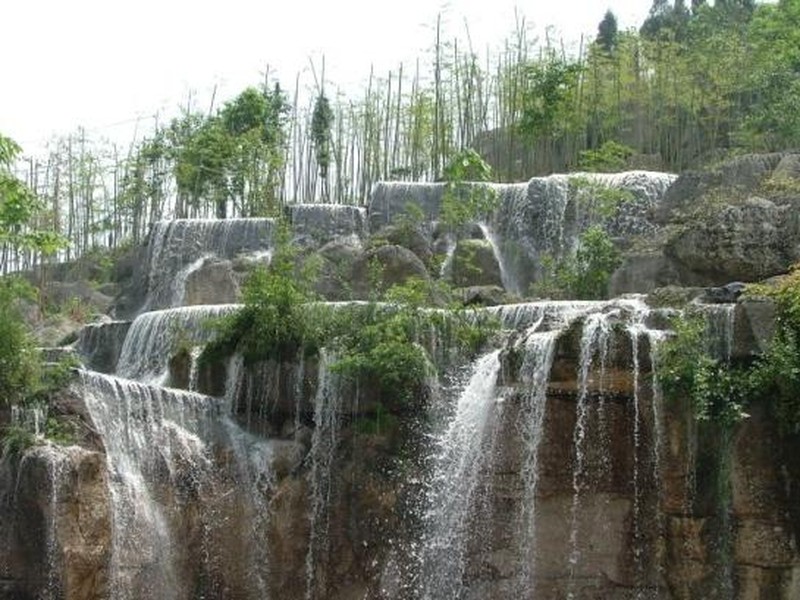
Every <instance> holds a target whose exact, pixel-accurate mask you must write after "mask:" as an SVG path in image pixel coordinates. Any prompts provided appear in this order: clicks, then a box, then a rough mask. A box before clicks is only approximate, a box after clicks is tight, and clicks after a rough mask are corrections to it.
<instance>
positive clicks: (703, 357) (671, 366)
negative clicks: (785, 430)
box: [658, 317, 748, 426]
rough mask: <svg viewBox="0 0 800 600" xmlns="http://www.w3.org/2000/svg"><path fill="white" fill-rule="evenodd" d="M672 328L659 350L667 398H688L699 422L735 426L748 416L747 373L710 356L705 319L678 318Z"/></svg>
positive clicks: (660, 369) (663, 384) (660, 373)
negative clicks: (709, 421) (746, 403)
mask: <svg viewBox="0 0 800 600" xmlns="http://www.w3.org/2000/svg"><path fill="white" fill-rule="evenodd" d="M673 331H674V335H673V336H672V337H670V338H669V339H668V340H667V341H666V342H664V343H663V344H662V345H661V346H660V347H659V350H658V359H659V369H658V374H659V382H660V384H661V388H662V389H663V391H664V394H665V395H666V397H667V398H669V399H672V400H678V399H686V400H688V401H689V402H690V403H691V406H692V410H693V414H694V417H695V419H697V420H698V421H708V420H711V421H713V422H715V423H720V424H722V425H725V426H732V425H734V424H735V423H737V422H738V421H740V420H741V419H742V418H744V417H746V416H747V415H746V413H745V412H744V407H745V399H746V398H747V389H748V388H747V385H746V383H747V378H746V373H745V372H743V371H741V370H739V369H735V368H732V367H730V365H728V364H725V363H723V362H721V361H718V360H715V359H714V358H712V357H711V356H710V355H709V353H708V351H707V347H708V344H707V340H706V324H705V321H704V320H703V319H702V318H699V317H694V318H692V317H690V318H678V319H675V320H673Z"/></svg>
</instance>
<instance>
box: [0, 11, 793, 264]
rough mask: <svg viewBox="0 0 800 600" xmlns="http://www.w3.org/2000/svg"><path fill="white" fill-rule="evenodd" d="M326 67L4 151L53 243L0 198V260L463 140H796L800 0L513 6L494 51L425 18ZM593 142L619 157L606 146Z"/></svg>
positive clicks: (69, 253)
mask: <svg viewBox="0 0 800 600" xmlns="http://www.w3.org/2000/svg"><path fill="white" fill-rule="evenodd" d="M324 71H325V69H324V65H323V68H322V72H321V74H320V76H319V77H318V76H317V73H316V71H314V78H313V79H314V82H313V84H311V85H307V84H306V82H304V81H303V78H302V77H301V76H298V77H297V78H296V79H295V81H294V82H292V83H291V84H290V85H289V86H288V87H286V82H278V81H277V80H275V79H274V77H270V75H269V74H267V76H266V77H265V78H264V81H263V82H262V83H261V84H260V85H259V86H256V87H252V88H248V89H246V90H244V91H242V92H241V93H240V94H239V95H238V96H237V97H235V98H232V99H230V100H228V101H225V102H222V103H221V105H220V106H218V107H212V108H211V109H210V110H205V111H200V110H197V109H196V108H194V107H192V106H191V105H189V106H187V107H185V108H184V109H183V110H182V111H181V113H180V115H179V116H178V117H176V118H174V119H172V120H170V121H169V122H166V123H160V124H157V125H156V126H155V127H154V129H153V130H152V131H150V132H149V133H148V134H147V136H146V137H144V138H141V137H139V138H138V139H136V140H135V141H134V142H132V143H130V144H129V146H128V147H124V148H123V147H120V146H119V145H115V144H111V143H110V142H104V141H103V140H101V139H93V138H92V137H91V136H90V135H89V134H87V132H86V131H85V130H81V129H79V130H78V131H77V132H76V133H75V134H72V135H68V136H63V137H60V138H58V139H55V140H53V141H52V143H51V144H50V146H49V149H48V152H47V155H46V156H40V157H35V158H33V157H30V158H25V159H24V160H20V159H18V160H16V162H15V163H14V166H13V173H14V175H15V176H16V177H17V178H19V179H21V180H23V181H24V182H25V183H26V184H27V186H28V188H30V189H31V190H32V191H33V192H34V195H35V196H36V197H37V198H38V200H37V204H36V211H35V214H33V215H31V218H30V219H29V220H28V221H27V222H26V223H25V224H24V227H25V228H30V229H32V230H36V231H43V232H50V233H53V234H58V235H59V236H61V237H62V238H63V240H64V244H63V247H62V249H61V250H60V251H55V250H54V249H53V246H52V244H51V245H50V246H48V247H47V248H46V249H43V248H41V247H37V246H36V244H22V245H20V244H16V245H15V244H14V241H13V240H12V239H11V238H10V237H9V235H8V231H9V228H10V227H11V225H9V223H8V222H4V221H3V220H4V217H3V213H2V212H0V243H2V244H3V254H2V256H3V264H2V265H0V266H1V267H2V269H1V271H2V272H8V271H9V270H12V269H16V268H28V267H31V266H34V265H35V264H36V263H37V262H40V261H42V260H45V259H46V258H47V257H50V258H49V260H56V259H57V260H65V259H67V260H69V259H74V258H76V257H77V256H80V255H82V254H84V253H87V252H90V251H92V250H93V249H95V248H111V249H113V248H116V247H118V246H120V245H123V244H130V243H138V242H140V241H142V240H143V239H144V237H145V236H146V235H147V232H148V230H149V227H150V224H151V223H152V222H154V221H156V220H158V219H162V218H171V217H214V216H215V217H221V218H225V217H232V216H263V215H273V214H276V213H278V212H279V211H280V209H281V207H282V206H283V205H284V204H286V203H291V202H318V201H329V202H335V203H350V204H361V203H363V202H365V201H366V199H367V197H368V195H369V191H370V189H371V187H372V185H373V184H374V183H375V182H376V181H379V180H390V179H403V180H435V179H437V178H439V177H440V176H441V174H442V171H443V169H444V167H445V165H446V163H447V161H448V158H449V157H451V156H452V155H454V154H455V153H456V152H457V151H459V150H461V149H463V148H466V147H472V148H474V149H476V150H477V151H478V152H479V153H480V154H481V155H482V156H483V157H484V158H485V159H486V160H487V161H488V162H489V163H490V164H491V165H492V166H493V168H494V176H495V177H496V178H497V179H498V180H501V181H518V180H524V179H527V178H529V177H531V176H534V175H542V174H547V173H552V172H559V171H570V170H576V169H602V168H606V169H608V168H623V167H647V168H655V169H666V170H672V171H677V170H681V169H685V168H688V167H695V166H700V165H704V164H708V163H709V162H713V161H714V160H718V159H720V158H722V157H724V156H726V155H730V154H732V153H737V152H750V151H770V150H777V149H782V148H788V147H798V146H800V0H780V1H779V2H778V3H777V4H764V5H755V6H754V5H752V4H751V2H749V1H748V0H739V1H736V0H726V1H722V0H717V2H716V3H715V5H714V6H713V7H712V6H707V5H706V4H705V3H704V2H702V1H700V2H698V1H697V0H695V1H694V2H693V3H692V7H691V8H687V7H686V6H685V5H684V3H683V1H682V0H676V2H675V4H671V3H670V2H668V0H655V1H654V4H653V6H652V9H651V12H650V16H649V17H648V19H647V21H646V22H645V23H644V24H643V26H642V27H641V29H640V30H639V31H634V30H631V31H617V27H616V20H615V18H614V16H613V15H612V14H610V13H609V14H607V15H606V17H605V18H604V19H603V21H602V22H601V23H600V26H599V28H598V34H597V37H596V38H594V39H585V40H582V41H581V43H580V44H579V46H578V48H577V49H576V50H574V51H570V50H568V49H566V48H565V46H564V44H563V43H562V42H561V41H559V40H555V39H552V37H551V36H548V35H545V36H544V38H543V39H536V38H534V37H533V36H532V35H531V34H530V30H529V28H528V26H527V24H526V23H525V21H524V20H521V19H520V20H519V21H518V22H517V23H516V25H515V28H514V30H513V32H512V33H511V35H510V36H509V37H508V39H507V40H506V41H505V43H504V44H503V45H502V47H501V48H500V49H499V50H497V51H494V52H491V53H490V52H487V53H484V54H481V55H479V54H478V53H477V52H476V51H475V50H474V49H473V48H472V46H471V43H470V41H469V32H468V31H467V32H466V35H463V34H462V35H461V36H460V37H459V38H457V39H455V38H451V37H450V36H449V35H448V33H447V32H446V31H445V27H444V25H443V23H442V21H441V20H440V21H439V22H437V23H436V27H435V29H434V39H433V44H432V48H431V49H430V51H429V52H426V53H425V55H424V57H421V58H419V59H418V60H417V61H416V62H415V63H414V64H411V65H409V64H401V65H399V66H398V67H397V69H395V70H393V71H390V72H389V73H385V74H379V73H375V72H371V73H369V75H368V77H367V78H366V81H365V85H364V87H363V90H362V92H361V93H359V94H358V95H356V96H353V95H346V94H344V93H342V92H341V91H339V90H337V88H336V87H335V85H334V82H330V81H326V80H325V73H324ZM609 149H611V150H619V149H622V150H621V153H620V154H619V155H616V154H615V155H614V157H612V158H615V159H616V158H619V156H621V157H622V158H623V159H624V160H622V161H619V160H610V161H609V160H606V159H608V156H606V154H607V152H606V151H607V150H609ZM604 153H605V154H604ZM612 154H613V152H612ZM7 172H10V169H7ZM4 202H5V200H4ZM15 226H19V224H17V225H15Z"/></svg>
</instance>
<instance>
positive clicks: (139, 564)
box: [0, 158, 800, 600]
mask: <svg viewBox="0 0 800 600" xmlns="http://www.w3.org/2000/svg"><path fill="white" fill-rule="evenodd" d="M765 160H766V163H768V164H767V166H769V168H770V169H772V171H770V172H774V171H775V170H776V169H777V164H778V163H776V165H775V166H771V165H772V163H773V162H775V161H774V160H773V159H772V158H768V159H765ZM780 160H782V159H780ZM778 162H780V161H778ZM787 168H788V167H787ZM754 176H755V175H754ZM601 179H603V178H601ZM606 179H607V180H608V181H606ZM671 179H672V178H671V177H666V176H661V175H656V176H651V175H647V174H643V173H634V174H629V175H619V176H613V177H609V178H605V179H603V181H604V182H605V184H608V185H612V186H617V187H616V188H615V189H617V188H618V189H624V190H626V191H628V192H630V193H631V194H632V195H633V196H632V199H630V200H629V201H628V202H630V204H629V205H627V206H626V207H625V210H624V211H622V212H620V213H619V214H617V215H616V217H615V218H616V219H617V221H618V222H616V221H615V223H616V225H615V224H614V223H607V225H608V226H609V227H618V229H617V230H615V231H617V233H619V234H620V237H625V235H626V234H627V235H628V237H630V240H629V241H630V243H633V242H632V240H633V239H634V238H635V236H636V235H645V236H651V237H653V239H655V238H657V237H658V235H659V232H661V233H663V232H664V231H666V230H665V229H661V228H662V225H661V224H660V223H659V222H658V221H657V219H655V218H653V217H652V216H651V215H652V214H653V211H655V210H656V208H658V206H659V203H660V202H661V197H662V194H663V193H664V191H665V190H666V189H667V187H668V185H669V183H670V181H671ZM679 181H680V180H679ZM605 184H604V185H605ZM581 185H583V184H581ZM579 187H580V186H579ZM440 188H441V186H440V185H438V184H437V185H431V186H426V185H419V186H413V185H408V184H402V185H401V184H390V185H385V186H384V185H382V186H378V188H377V189H376V192H375V195H374V197H373V203H372V206H371V207H370V210H369V211H368V213H367V214H364V212H363V211H361V210H358V209H350V208H346V207H332V208H326V207H323V206H314V207H297V208H296V209H292V210H291V211H290V222H291V225H292V227H293V228H294V234H295V241H296V243H297V246H298V247H301V248H302V250H303V252H304V253H305V254H303V256H309V255H313V254H315V253H316V254H318V256H320V257H321V260H322V261H323V263H322V266H321V268H320V277H319V280H318V284H317V285H318V288H319V289H320V291H324V292H325V295H326V296H327V297H329V298H332V299H336V300H349V299H352V298H354V297H356V298H358V297H365V296H366V295H368V294H369V293H370V292H371V291H373V290H372V289H371V288H372V286H376V285H377V286H379V287H383V288H387V287H389V286H390V285H392V284H393V283H398V282H402V281H405V280H407V279H408V278H409V277H412V276H413V277H417V278H423V279H431V280H432V279H437V278H440V277H443V276H444V277H447V278H450V279H451V280H452V281H454V282H455V283H456V284H457V285H459V286H461V287H463V288H464V298H465V301H470V302H472V301H474V302H475V303H476V304H480V303H482V302H483V300H481V298H484V299H491V298H493V299H494V300H503V297H502V296H503V293H504V292H514V291H520V290H523V289H524V288H525V287H527V284H528V283H530V282H531V281H534V280H535V277H536V273H535V268H536V265H537V260H538V258H539V257H541V255H542V253H545V252H548V253H549V252H559V251H561V250H563V249H564V248H567V247H568V246H570V245H571V244H574V242H575V239H576V237H577V236H578V235H579V233H580V231H581V230H582V228H585V227H586V226H588V225H589V224H591V223H592V222H593V219H594V218H595V217H596V215H595V214H594V213H593V212H592V211H591V210H588V211H587V204H586V202H585V201H583V200H580V195H581V190H580V189H577V190H576V189H575V187H574V186H572V185H571V183H570V179H569V178H567V177H553V178H542V179H537V180H533V181H531V182H530V183H528V184H523V185H517V186H498V195H499V197H500V201H501V203H500V207H499V209H498V211H497V213H496V214H495V215H493V216H491V218H490V219H487V220H486V222H483V223H479V224H476V226H475V227H473V228H472V229H471V230H470V231H469V233H468V235H467V236H466V237H463V236H462V237H461V238H460V239H458V240H456V239H455V238H454V237H452V236H450V235H449V234H448V233H446V232H444V231H442V230H441V229H439V228H437V227H436V226H434V225H433V224H429V223H421V224H420V223H409V222H401V223H394V224H392V220H391V216H392V215H397V214H403V213H404V208H403V207H404V206H405V204H404V203H405V202H407V201H408V199H409V198H411V199H415V200H416V201H419V202H420V204H421V207H422V209H423V212H425V213H427V214H428V215H429V216H431V217H433V218H435V217H436V216H438V211H439V206H440V204H439V203H440V200H441V189H440ZM670 210H677V209H674V208H672V209H670ZM365 224H369V228H370V229H371V230H372V233H373V234H374V235H372V236H371V237H369V236H367V235H366V233H365V227H366V226H365ZM272 228H273V224H272V223H271V222H269V221H264V220H256V221H254V222H242V221H232V222H230V223H228V224H222V223H219V222H209V221H179V222H176V223H174V224H167V223H163V224H159V225H157V226H156V228H155V233H154V234H153V236H152V239H151V242H150V247H149V249H148V250H147V256H149V259H148V261H143V262H142V264H143V265H144V266H145V268H144V269H143V270H142V272H141V273H138V274H136V275H135V277H134V280H137V281H139V282H140V283H142V285H144V287H143V288H142V291H143V295H142V297H140V298H139V299H138V302H139V305H141V306H144V307H148V308H149V310H148V311H146V312H143V313H142V314H139V315H138V316H136V318H135V319H134V320H133V321H132V322H126V321H118V322H111V323H106V324H101V325H95V326H93V327H91V328H87V329H86V330H85V331H84V332H83V333H82V334H81V335H80V338H79V342H78V344H77V350H78V351H79V352H81V353H82V355H83V357H84V361H85V365H86V366H87V367H89V368H91V369H93V371H88V370H85V371H81V372H80V373H78V374H76V376H75V378H74V379H73V381H72V383H71V384H70V387H69V391H68V393H67V394H66V395H65V396H64V398H62V400H61V401H60V402H54V407H55V408H53V407H51V408H53V410H55V411H56V412H58V413H59V414H60V415H61V416H62V418H66V419H68V420H70V421H71V422H73V423H75V424H76V427H77V428H78V431H80V432H81V435H79V436H77V437H76V439H75V440H74V442H75V443H74V444H72V445H69V446H66V447H62V446H57V445H55V444H52V443H44V441H43V440H41V439H40V442H42V443H41V444H39V445H37V446H34V447H33V448H31V449H28V450H27V451H25V452H23V453H22V454H21V455H19V456H16V457H11V456H7V457H6V458H5V459H4V461H3V462H2V468H1V469H0V490H1V493H2V498H0V500H2V502H0V512H2V514H0V536H2V540H3V543H2V546H0V598H8V599H11V598H15V599H16V598H70V599H78V598H114V599H118V598H127V599H135V598H167V599H184V598H185V599H187V600H188V599H190V598H207V599H230V598H234V599H239V598H242V599H249V598H253V599H263V598H297V599H301V598H302V599H305V600H317V599H350V598H368V599H373V598H374V599H378V598H387V599H388V598H393V599H405V598H408V599H430V600H438V599H445V598H465V599H466V598H469V599H473V598H474V599H476V600H477V599H501V598H509V597H519V598H575V599H589V598H611V599H614V598H619V599H622V598H644V597H648V598H676V599H683V598H686V599H688V598H726V599H727V598H742V599H756V598H778V599H789V598H795V597H798V596H799V595H800V587H798V586H800V552H799V551H798V547H797V539H798V535H800V527H798V523H800V512H799V511H798V509H797V507H798V506H800V502H798V499H800V496H799V494H800V485H799V483H800V464H798V461H797V458H796V456H797V453H796V448H795V446H796V441H795V440H794V439H793V438H786V437H781V436H780V435H778V433H777V426H776V423H775V422H774V419H773V417H772V415H771V413H770V412H769V410H768V407H766V406H762V405H759V404H755V405H753V406H752V408H751V409H750V413H751V414H750V417H749V419H747V420H745V421H744V422H743V424H741V425H740V426H739V427H738V428H736V429H735V430H733V431H732V432H727V433H726V431H724V430H723V429H721V428H718V427H715V426H714V425H713V424H708V423H701V424H698V423H697V422H695V421H694V420H693V415H692V411H691V406H690V402H689V399H682V398H677V399H673V400H672V401H670V402H667V401H666V400H665V399H664V398H663V397H662V394H661V393H660V390H659V386H658V374H659V363H658V360H657V348H658V346H659V344H661V343H663V340H664V338H665V337H666V336H668V335H670V333H669V327H670V321H669V316H670V315H672V314H674V313H675V310H676V309H675V308H673V307H672V305H674V304H675V303H676V302H675V301H674V300H675V299H676V298H678V299H679V300H678V302H677V304H680V305H682V304H685V303H686V302H687V301H690V300H692V299H693V298H696V297H700V296H705V297H706V299H708V298H710V296H709V294H708V292H706V291H704V290H703V289H697V290H690V291H687V290H683V289H675V290H666V291H662V292H661V293H660V294H654V295H653V296H652V297H650V298H649V299H648V302H647V303H646V302H645V299H644V298H642V297H627V298H621V299H618V300H613V301H607V302H549V301H539V302H533V303H517V304H503V305H499V306H494V307H490V308H482V309H479V312H478V313H476V314H480V315H491V316H493V317H494V318H496V319H497V320H498V321H499V323H500V330H499V331H498V332H497V334H496V335H495V336H494V337H493V338H492V340H491V342H490V343H489V344H488V345H487V347H484V348H483V349H481V350H480V352H478V353H477V354H476V355H474V356H471V355H467V354H463V355H457V356H456V355H454V354H453V353H448V352H444V349H443V346H445V345H446V340H445V339H439V338H436V336H433V337H432V339H430V340H428V341H427V343H430V344H431V345H432V346H435V347H436V348H437V349H438V353H432V356H440V355H445V354H447V355H448V356H450V360H449V361H441V364H439V365H437V366H438V374H437V375H438V376H437V377H436V378H431V379H430V381H428V383H427V384H426V386H425V388H424V389H422V390H419V393H417V394H416V395H415V396H414V397H413V401H409V402H407V403H393V404H388V403H386V404H385V403H382V402H380V399H379V398H376V396H375V393H374V390H370V389H369V388H367V387H366V386H362V385H360V384H359V382H353V381H345V380H342V379H341V378H340V376H339V375H338V374H337V372H336V371H335V369H332V368H331V363H332V362H333V361H334V360H335V357H331V356H328V355H327V354H326V353H325V352H324V351H322V352H321V353H319V354H318V355H314V356H307V357H297V358H293V359H291V360H286V361H284V362H275V361H267V362H263V363H255V364H248V365H245V364H244V361H243V360H242V358H241V357H239V356H236V355H231V356H226V357H217V359H216V360H215V361H212V362H210V363H205V364H202V365H201V364H199V363H198V356H199V350H200V349H201V348H202V346H203V345H204V344H205V343H206V342H208V341H209V339H210V335H211V333H210V331H209V330H208V329H206V328H204V327H203V323H204V321H205V319H206V318H207V317H209V316H219V315H224V314H229V313H230V312H231V311H233V310H236V308H237V305H235V304H228V303H229V302H231V301H235V300H238V294H239V287H238V286H239V283H240V281H241V278H242V277H243V275H244V273H245V272H246V271H247V270H248V269H249V268H250V267H251V266H252V265H253V264H259V263H264V262H266V261H268V260H269V254H270V251H271V248H272V237H271V236H272ZM240 234H241V235H240ZM736 236H738V237H737V239H739V238H741V236H740V235H739V233H736ZM713 239H714V238H713V237H710V236H706V237H705V238H704V240H705V242H708V243H711V242H710V241H713ZM767 241H768V240H767ZM620 243H621V244H622V245H623V246H624V245H625V244H627V243H628V241H626V240H624V239H623V240H621V241H620ZM686 245H687V246H688V243H687V244H686ZM698 251H699V252H701V254H704V255H706V254H708V253H711V254H710V255H709V256H716V255H714V254H713V252H712V251H711V250H709V249H700V250H698ZM765 251H769V252H771V251H772V250H769V244H767V249H766V250H765ZM658 260H661V261H666V262H667V263H669V264H671V265H673V267H674V269H675V273H677V274H678V279H679V280H680V278H681V277H683V276H684V273H685V272H684V271H682V270H681V269H680V268H679V267H677V266H675V264H676V263H675V262H674V261H675V260H676V259H675V257H670V256H668V255H667V254H664V253H662V254H661V255H659V258H658ZM687 260H688V259H687ZM714 260H717V261H719V260H720V259H719V257H718V256H717V257H716V259H714ZM714 260H711V259H710V258H709V264H713V263H714ZM670 261H673V262H670ZM376 264H380V265H381V266H382V267H383V268H381V270H380V271H381V272H380V277H376V273H373V272H372V270H375V271H377V269H376V268H375V267H374V265H376ZM698 264H699V263H698ZM701 271H702V269H700V268H699V267H698V270H697V271H696V273H697V274H698V283H700V284H702V285H709V284H711V283H715V281H712V280H709V279H703V277H705V275H701ZM726 272H727V271H726ZM629 281H630V282H631V284H632V285H633V284H636V283H637V281H638V283H640V284H641V285H643V286H645V287H646V286H650V285H652V284H653V280H638V279H637V278H636V277H633V278H631V279H629ZM681 281H682V280H681ZM717 283H722V281H719V282H717ZM498 284H501V285H498ZM144 292H146V296H147V297H144ZM712 295H713V294H712ZM469 298H473V300H469ZM476 298H477V299H476ZM724 299H725V300H731V299H732V298H727V297H726V298H724ZM134 300H136V299H135V298H133V296H132V295H131V294H130V293H127V294H126V296H125V297H124V298H123V299H122V301H121V303H120V304H119V305H118V307H119V308H120V312H123V313H124V312H125V311H126V310H127V309H129V308H130V307H132V306H134V305H135V304H136V302H135V301H134ZM185 305H192V306H185ZM657 305H658V306H660V305H664V306H667V305H669V306H668V307H666V308H663V309H661V308H656V306H657ZM349 307H350V305H348V304H346V303H345V304H341V305H337V310H348V309H349ZM156 308H159V310H154V309H156ZM122 309H125V310H122ZM699 310H700V311H701V313H702V314H703V315H705V318H706V320H707V323H708V334H707V343H708V346H709V352H711V353H712V354H715V355H717V356H720V357H722V358H724V359H725V360H733V361H736V360H742V361H746V360H750V359H751V358H752V357H753V356H754V355H757V354H759V353H761V352H763V351H764V349H765V348H766V346H767V344H768V342H769V339H770V337H771V335H772V331H773V330H774V321H775V311H774V306H773V305H772V304H771V303H770V302H768V301H765V300H755V299H740V300H739V301H738V302H736V303H731V302H724V303H718V304H708V305H702V306H701V307H700V309H699ZM128 316H131V317H133V316H134V315H133V313H132V311H128ZM431 335H433V334H431ZM95 371H103V372H104V373H106V374H103V375H101V374H99V373H96V372H95ZM126 378H127V379H126ZM131 379H135V380H136V381H132V380H131ZM164 386H169V387H164ZM37 418H38V417H37ZM10 419H11V415H10V414H0V421H3V422H7V421H8V420H10Z"/></svg>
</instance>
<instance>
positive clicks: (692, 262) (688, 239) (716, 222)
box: [665, 198, 800, 285]
mask: <svg viewBox="0 0 800 600" xmlns="http://www.w3.org/2000/svg"><path fill="white" fill-rule="evenodd" d="M792 212H793V211H791V210H790V208H789V207H788V206H778V205H776V204H775V203H773V202H771V201H769V200H765V199H763V198H750V199H748V200H746V201H745V202H743V203H741V204H739V205H731V204H728V205H724V206H722V207H721V208H719V209H718V210H716V211H715V212H714V213H713V214H711V215H708V216H707V217H705V218H698V219H695V220H693V221H692V222H691V223H688V224H686V225H685V226H684V227H683V228H682V229H681V230H679V231H678V232H677V233H676V234H675V235H673V236H672V238H671V239H670V240H669V241H668V242H667V245H666V248H665V254H666V256H667V257H668V258H671V259H673V260H674V261H675V262H676V263H678V264H679V265H681V267H682V268H683V269H685V270H686V271H689V272H692V273H695V274H696V275H698V276H700V277H701V278H702V279H703V280H704V281H705V282H706V284H712V285H713V284H724V283H727V282H730V281H731V280H741V281H757V280H759V279H764V278H765V277H769V276H771V275H776V274H779V273H783V272H785V271H786V270H787V269H788V268H789V266H790V265H791V264H792V263H793V262H795V261H796V260H797V259H798V258H800V228H798V224H797V219H796V218H794V216H793V214H792Z"/></svg>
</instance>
